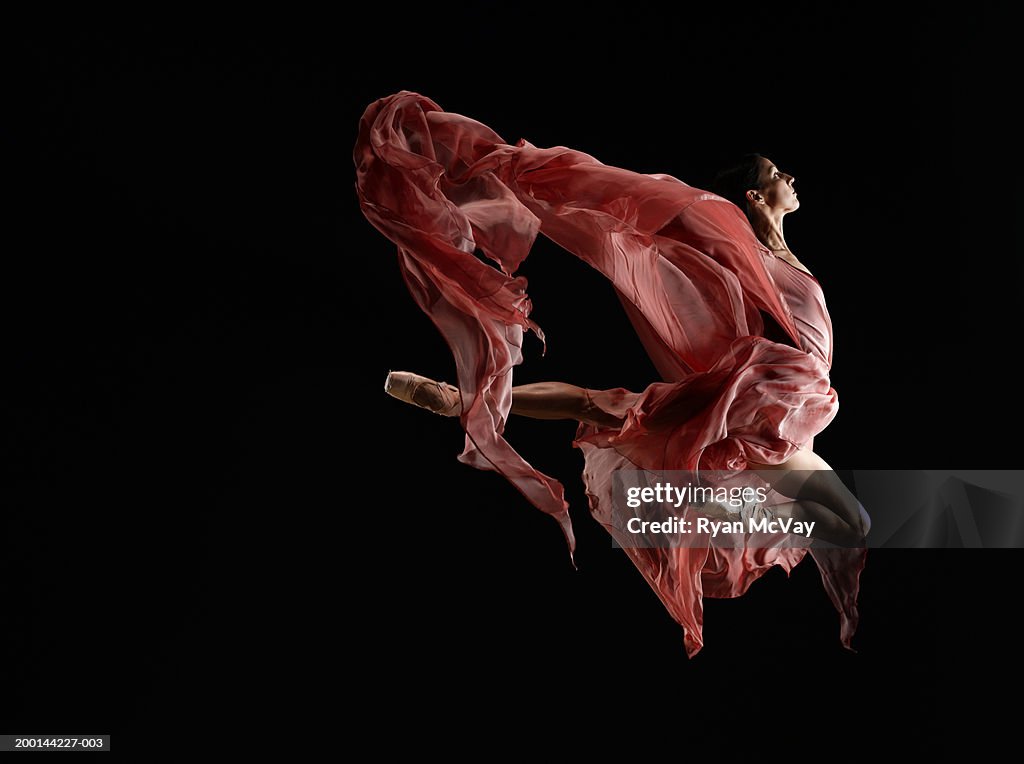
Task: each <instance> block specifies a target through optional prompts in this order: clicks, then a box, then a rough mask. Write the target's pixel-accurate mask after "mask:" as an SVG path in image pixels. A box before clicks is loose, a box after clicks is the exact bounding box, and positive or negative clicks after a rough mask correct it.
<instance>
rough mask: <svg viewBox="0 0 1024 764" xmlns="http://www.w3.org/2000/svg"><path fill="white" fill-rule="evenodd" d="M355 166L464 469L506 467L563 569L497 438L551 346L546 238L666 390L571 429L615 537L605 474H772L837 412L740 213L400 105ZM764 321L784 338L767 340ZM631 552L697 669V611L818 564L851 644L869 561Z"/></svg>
mask: <svg viewBox="0 0 1024 764" xmlns="http://www.w3.org/2000/svg"><path fill="white" fill-rule="evenodd" d="M353 158H354V161H355V165H356V192H357V194H358V197H359V202H360V206H361V209H362V210H363V213H364V214H365V215H366V217H367V219H368V220H369V221H370V222H371V223H372V224H373V225H374V226H375V227H376V228H377V229H378V230H379V231H380V232H381V233H383V234H384V235H385V236H386V237H387V238H388V239H390V240H391V241H392V242H394V243H395V244H396V245H397V246H398V254H399V263H400V267H401V271H402V274H403V277H404V279H405V282H406V284H407V285H408V287H409V290H410V292H411V293H412V295H413V297H414V299H415V300H416V301H417V303H418V304H419V305H420V307H421V308H422V309H423V311H424V312H425V313H427V315H428V316H430V318H431V319H432V320H433V321H434V323H435V325H436V326H437V327H438V329H439V330H440V331H441V333H442V334H443V335H444V337H445V339H446V341H447V343H448V345H449V347H450V348H451V350H452V353H453V355H454V357H455V362H456V369H457V375H458V385H459V387H460V389H461V390H462V393H463V413H462V415H461V417H460V421H461V423H462V425H463V427H464V428H465V431H466V445H465V449H464V450H463V452H462V454H460V456H459V460H460V461H462V462H464V463H466V464H470V465H472V466H474V467H477V468H480V469H489V470H495V471H497V472H499V473H500V474H502V475H504V476H505V477H506V478H507V479H508V480H510V481H511V482H512V483H513V485H515V486H516V487H517V488H518V489H519V490H520V491H521V492H522V493H523V495H524V496H525V497H526V498H527V499H529V501H530V502H532V503H533V504H534V505H535V506H537V507H538V508H539V509H541V510H542V511H544V512H547V513H548V514H550V515H552V516H553V517H554V518H555V519H556V520H557V521H558V522H559V523H560V525H561V527H562V530H563V532H564V533H565V536H566V539H567V541H568V544H569V550H570V554H572V552H573V550H574V548H575V542H574V538H573V533H572V526H571V523H570V520H569V513H568V505H567V503H566V501H565V499H564V495H563V488H562V486H561V484H560V483H559V482H558V481H556V480H554V479H553V478H551V477H549V476H547V475H544V474H543V473H541V472H539V471H537V470H536V469H534V468H533V467H532V466H531V465H530V464H529V463H528V462H527V461H526V460H525V459H524V458H523V457H522V456H520V455H519V454H518V453H517V452H516V451H515V450H514V449H513V448H512V447H511V446H510V445H509V444H508V443H507V442H506V441H505V439H504V438H503V437H502V433H503V432H504V426H505V421H506V419H507V417H508V413H509V410H510V408H511V389H512V369H513V367H514V366H516V365H518V364H519V363H520V362H521V361H522V352H521V348H522V340H523V332H524V330H530V331H534V332H535V333H536V334H537V335H538V337H540V338H541V340H543V333H542V332H541V330H540V328H539V327H538V326H537V325H536V324H535V323H534V322H533V321H532V320H530V318H529V315H530V311H531V307H532V306H531V303H530V300H529V298H528V296H527V294H526V280H525V279H524V278H522V277H515V275H514V274H515V272H516V269H517V268H518V267H519V265H520V263H522V261H523V260H524V259H525V258H526V256H527V255H528V254H529V252H530V249H531V247H532V245H533V242H534V240H535V239H536V236H537V234H538V233H543V234H544V235H545V236H547V237H548V238H550V239H552V240H553V241H555V242H556V243H558V244H559V245H561V246H562V247H564V248H565V249H567V250H568V251H570V252H572V253H573V254H575V255H577V256H578V257H579V258H581V259H582V260H584V261H585V262H587V263H589V264H590V265H592V266H593V267H594V268H596V269H597V270H599V271H600V272H601V273H603V274H604V275H605V276H606V277H607V278H608V279H609V280H610V281H611V282H612V284H613V285H614V287H615V290H616V292H617V294H618V296H619V299H620V301H621V302H622V304H623V306H624V307H625V309H626V313H627V315H628V316H629V318H630V321H631V322H632V323H633V325H634V327H635V328H636V331H637V334H638V336H639V337H640V339H641V341H642V342H643V344H644V347H645V348H646V350H647V352H648V353H649V354H650V356H651V358H652V361H653V362H654V364H655V367H656V368H657V369H658V371H659V373H660V374H661V375H662V377H663V381H661V382H656V383H653V384H651V385H650V386H649V387H648V388H647V389H646V390H644V391H643V392H632V391H629V390H625V389H622V388H616V389H613V390H599V391H591V394H592V397H593V399H594V402H595V403H596V404H597V405H598V406H600V407H601V408H603V409H605V410H607V411H609V412H612V413H614V414H616V415H617V416H619V417H622V418H623V419H624V420H625V423H624V424H623V426H622V427H621V428H618V429H598V428H596V427H593V426H591V425H587V424H582V423H581V424H580V426H579V428H578V430H577V434H576V438H575V440H574V441H573V443H574V445H576V446H578V447H579V448H581V449H582V450H583V453H584V456H585V460H586V463H585V469H584V474H583V479H584V484H585V487H586V492H587V495H588V499H589V502H590V509H591V512H592V514H593V515H594V517H595V518H596V519H598V521H599V522H602V524H604V525H605V527H606V528H609V530H610V531H611V530H612V529H611V527H610V523H609V518H610V512H611V501H612V494H611V483H612V477H611V476H612V472H613V471H614V470H616V469H620V468H625V469H637V468H643V469H652V470H695V469H698V468H699V469H701V470H712V469H713V470H740V469H743V468H744V467H745V466H746V462H747V459H751V460H753V461H759V462H764V463H769V464H777V463H780V462H783V461H785V460H786V459H788V458H789V457H790V456H792V455H793V454H794V453H795V452H796V450H797V449H798V448H799V447H800V446H801V445H805V444H806V445H809V444H811V443H812V442H813V438H814V436H815V435H816V434H817V433H818V432H821V430H823V429H824V428H825V427H826V426H827V425H828V423H829V422H830V421H831V420H832V418H833V417H834V416H835V413H836V409H837V406H838V401H837V396H836V393H835V390H834V389H832V388H831V386H830V384H829V377H828V372H829V368H830V365H831V323H829V322H828V314H827V311H826V310H825V307H824V300H823V297H822V296H821V293H820V285H819V284H818V283H817V281H816V280H814V279H813V278H812V277H810V276H809V275H808V274H805V273H799V272H798V270H799V269H796V268H795V266H792V265H790V264H788V263H784V262H783V261H780V260H778V258H775V257H774V256H773V255H771V253H770V252H769V251H768V250H766V249H765V247H764V246H763V245H761V243H760V242H759V241H758V240H757V237H756V236H755V235H754V232H753V230H752V229H751V227H750V224H749V222H748V221H747V219H746V216H745V215H744V214H743V212H742V211H741V210H740V209H739V208H738V207H736V206H735V205H734V204H732V203H731V202H729V201H727V200H725V199H723V198H721V197H719V196H716V195H714V194H711V193H708V192H706V191H703V190H701V189H699V188H695V187H692V186H689V185H687V184H686V183H683V182H682V181H680V180H678V179H676V178H673V177H671V176H669V175H664V174H641V173H635V172H631V171H629V170H625V169H621V168H617V167H611V166H608V165H604V164H602V163H601V162H599V161H597V160H596V159H594V158H593V157H591V156H589V155H587V154H584V153H582V152H579V151H574V150H572V149H569V148H566V147H564V146H556V147H554V148H547V149H541V148H537V147H535V146H533V145H531V144H530V143H529V142H527V141H526V140H520V141H519V142H518V143H516V144H515V145H510V144H508V143H506V142H505V141H504V140H502V138H501V137H500V136H499V135H498V134H497V133H495V132H494V131H493V130H491V129H490V128H488V127H487V126H485V125H483V124H481V123H480V122H477V121H475V120H472V119H469V118H468V117H464V116H461V115H458V114H452V113H449V112H445V111H444V110H442V109H441V108H440V106H438V105H437V104H436V103H434V102H433V101H431V100H430V99H428V98H426V97H424V96H422V95H420V94H417V93H414V92H410V91H405V90H403V91H401V92H399V93H396V94H394V95H391V96H388V97H386V98H382V99H379V100H377V101H375V102H374V103H372V104H370V106H369V107H367V109H366V111H365V112H364V114H363V117H362V119H361V120H360V124H359V135H358V138H357V141H356V145H355V150H354V154H353ZM477 250H479V251H480V252H482V253H483V256H484V257H486V258H487V259H489V260H490V261H491V262H493V263H494V265H496V266H497V267H494V266H492V265H490V264H488V262H486V261H485V260H484V258H483V257H477V256H476V254H475V252H476V251H477ZM781 266H785V267H786V268H790V269H792V270H793V271H794V272H793V273H785V274H783V272H781V271H779V268H780V267H781ZM773 274H774V275H773ZM787 294H788V297H787ZM765 316H768V317H770V318H771V319H772V320H773V321H774V322H775V324H777V326H776V327H775V332H776V335H777V334H778V329H779V328H781V331H782V335H783V336H781V337H779V336H774V340H773V339H768V337H767V336H766V335H768V334H769V332H768V331H767V328H768V327H766V324H765ZM625 551H626V553H627V554H628V555H629V556H630V558H631V559H632V560H633V562H634V563H635V564H636V566H637V568H638V569H639V570H640V571H641V573H642V574H643V575H644V577H645V578H646V579H647V581H648V582H649V583H650V585H651V586H652V587H653V588H654V590H655V591H656V592H657V594H658V596H659V597H660V598H661V600H662V602H663V603H664V604H665V606H666V608H667V609H668V610H669V612H670V613H671V614H672V616H673V617H674V618H675V619H676V620H677V621H678V622H679V623H680V624H681V625H682V626H683V629H684V637H685V645H686V649H687V653H688V654H689V655H691V656H692V655H694V654H696V653H697V652H698V651H699V650H700V648H701V646H702V644H703V641H702V634H701V631H702V630H701V625H702V597H703V596H711V597H735V596H739V595H741V594H743V593H744V592H745V591H746V590H747V588H748V587H749V586H750V584H751V583H752V582H753V581H754V580H756V579H757V578H759V577H760V576H761V575H762V574H763V573H764V572H765V571H767V570H768V569H770V568H771V566H772V565H779V566H781V567H782V568H783V569H784V570H785V571H786V572H787V574H788V572H789V571H790V570H791V569H792V568H793V566H795V565H796V564H797V563H798V562H800V560H801V559H802V558H803V556H804V555H805V554H806V553H807V552H808V551H810V552H811V554H812V555H813V556H814V558H815V560H816V562H817V563H818V566H819V569H820V571H821V574H822V578H823V582H824V584H825V588H826V590H827V591H828V593H829V596H830V597H831V598H832V601H833V603H834V604H835V606H836V607H837V609H838V610H839V612H840V616H841V621H842V628H841V639H842V642H843V644H844V645H845V646H847V647H849V646H850V638H851V637H852V634H853V632H854V630H855V629H856V624H857V609H856V596H857V589H858V581H859V574H860V571H861V569H862V568H863V565H864V560H865V556H866V550H863V549H853V550H850V549H829V550H819V549H816V548H815V549H810V550H809V549H807V548H805V547H801V546H797V545H793V544H792V543H791V542H790V543H786V544H782V543H780V544H779V545H776V546H772V545H770V544H765V543H764V542H763V541H761V542H759V543H758V544H756V545H750V544H747V543H745V542H744V541H743V540H742V537H741V542H740V543H739V544H738V545H737V544H736V543H735V540H730V541H726V542H724V543H722V544H720V545H719V544H718V543H714V544H712V545H711V546H709V547H705V548H694V547H673V548H669V549H662V548H659V549H636V548H626V549H625Z"/></svg>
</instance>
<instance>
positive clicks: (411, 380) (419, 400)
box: [384, 371, 462, 416]
mask: <svg viewBox="0 0 1024 764" xmlns="http://www.w3.org/2000/svg"><path fill="white" fill-rule="evenodd" d="M384 392H386V393H387V394H388V395H390V396H391V397H393V398H398V400H400V401H405V402H406V403H411V404H412V405H413V406H419V407H420V408H421V409H426V410H427V411H431V412H433V413H435V414H440V415H441V416H459V415H460V414H461V413H462V394H461V393H460V392H459V388H457V387H455V386H454V385H449V384H448V383H447V382H435V381H434V380H432V379H430V378H429V377H421V376H420V375H419V374H413V373H412V372H411V371H389V372H388V376H387V379H385V380H384Z"/></svg>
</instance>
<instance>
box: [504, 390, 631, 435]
mask: <svg viewBox="0 0 1024 764" xmlns="http://www.w3.org/2000/svg"><path fill="white" fill-rule="evenodd" d="M512 413H513V414H518V415H520V416H526V417H531V418H532V419H575V420H577V421H580V422H586V423H587V424H595V425H597V426H599V427H618V426H620V425H621V424H622V420H621V419H619V418H617V417H614V416H612V415H611V414H608V413H607V412H605V411H603V410H601V409H599V408H598V407H597V406H595V405H594V404H593V401H592V400H591V399H590V395H589V394H588V393H587V389H586V388H585V387H578V386H577V385H570V384H569V383H567V382H534V383H532V384H529V385H516V386H515V387H513V388H512Z"/></svg>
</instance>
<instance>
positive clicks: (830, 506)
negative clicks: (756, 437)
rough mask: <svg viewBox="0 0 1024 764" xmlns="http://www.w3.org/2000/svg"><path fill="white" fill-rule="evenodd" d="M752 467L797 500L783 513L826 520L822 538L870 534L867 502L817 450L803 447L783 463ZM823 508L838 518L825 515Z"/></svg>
mask: <svg viewBox="0 0 1024 764" xmlns="http://www.w3.org/2000/svg"><path fill="white" fill-rule="evenodd" d="M749 467H750V469H752V470H755V471H756V472H757V474H758V475H759V476H760V477H761V478H763V479H764V480H765V481H767V482H768V483H770V484H771V485H772V487H773V488H775V489H776V490H777V491H778V492H779V493H781V494H782V495H783V496H788V497H790V498H793V499H796V500H797V501H796V502H794V503H793V504H792V505H782V506H781V507H780V508H779V509H780V510H781V512H780V513H785V514H788V515H790V516H793V517H796V518H797V519H807V520H815V521H817V522H820V523H822V525H821V526H820V529H821V531H822V533H821V534H820V537H821V538H824V539H826V540H829V541H836V542H837V543H843V542H846V543H848V542H851V541H853V542H858V541H863V539H864V537H865V536H867V533H868V530H869V529H870V528H871V519H870V518H869V517H868V513H867V512H866V511H865V510H864V507H863V505H862V504H861V503H860V502H859V501H858V500H857V497H856V496H854V495H853V494H852V493H851V492H850V490H849V489H848V488H847V487H846V485H845V484H844V483H843V481H842V480H840V479H839V476H838V475H836V473H835V471H834V470H833V469H832V468H831V467H830V466H829V464H828V462H826V461H825V460H824V459H822V458H821V457H820V456H818V454H816V453H814V452H813V451H808V450H807V449H800V450H799V451H798V452H797V453H796V454H794V455H793V456H792V457H791V458H790V459H789V460H788V461H786V462H783V463H781V464H759V463H756V462H750V463H749ZM823 509H824V510H825V511H827V512H829V513H831V514H832V515H834V519H833V518H831V517H828V516H827V515H824V514H823V512H822V510H823Z"/></svg>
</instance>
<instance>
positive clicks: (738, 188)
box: [711, 154, 800, 218]
mask: <svg viewBox="0 0 1024 764" xmlns="http://www.w3.org/2000/svg"><path fill="white" fill-rule="evenodd" d="M795 182H796V180H795V178H793V176H792V175H789V174H788V173H785V172H783V171H782V170H780V169H779V168H778V167H776V166H775V163H774V162H773V161H771V160H770V159H768V157H764V156H761V155H760V154H745V155H744V156H742V157H740V158H739V159H738V160H737V161H736V162H734V163H733V164H731V165H729V166H728V167H726V168H725V169H723V170H721V171H720V172H719V173H718V174H717V175H715V179H714V180H713V181H712V183H711V190H712V191H714V192H715V193H716V194H718V195H719V196H724V197H725V198H726V199H728V200H729V201H730V202H732V203H733V204H735V205H736V206H737V207H739V208H740V209H741V210H743V212H745V213H746V215H747V217H748V218H753V216H754V215H755V214H761V213H764V214H768V215H774V214H782V215H785V214H786V213H788V212H792V211H793V210H795V209H797V208H798V207H799V206H800V200H799V199H797V197H796V191H794V190H793V184H794V183H795Z"/></svg>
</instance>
